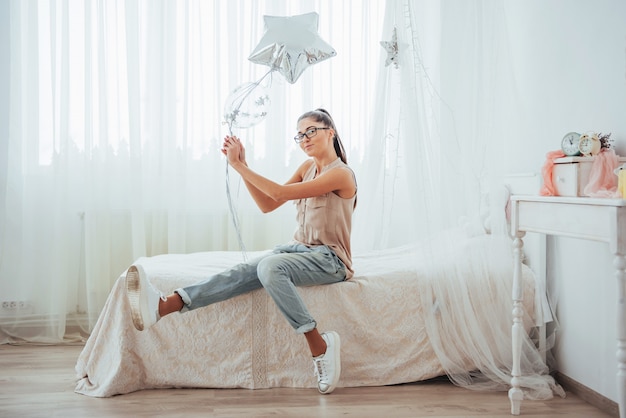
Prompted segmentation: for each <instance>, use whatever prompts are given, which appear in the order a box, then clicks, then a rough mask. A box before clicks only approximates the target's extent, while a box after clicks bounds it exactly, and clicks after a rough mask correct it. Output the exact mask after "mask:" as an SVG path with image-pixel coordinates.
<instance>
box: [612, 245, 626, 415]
mask: <svg viewBox="0 0 626 418" xmlns="http://www.w3.org/2000/svg"><path fill="white" fill-rule="evenodd" d="M613 265H614V266H615V277H616V278H617V294H618V305H617V396H618V401H619V416H620V418H626V300H625V299H626V256H624V255H622V254H616V255H615V260H614V261H613Z"/></svg>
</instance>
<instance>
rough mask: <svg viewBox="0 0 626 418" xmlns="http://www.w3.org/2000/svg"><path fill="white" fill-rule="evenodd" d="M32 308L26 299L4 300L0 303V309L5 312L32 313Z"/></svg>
mask: <svg viewBox="0 0 626 418" xmlns="http://www.w3.org/2000/svg"><path fill="white" fill-rule="evenodd" d="M32 308H33V307H32V305H31V303H30V302H29V301H26V300H3V301H2V303H1V304H0V310H2V312H4V313H18V312H19V313H30V312H31V311H32Z"/></svg>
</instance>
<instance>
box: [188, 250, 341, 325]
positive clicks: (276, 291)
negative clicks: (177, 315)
mask: <svg viewBox="0 0 626 418" xmlns="http://www.w3.org/2000/svg"><path fill="white" fill-rule="evenodd" d="M345 278H346V267H345V265H344V263H343V262H342V261H341V259H340V258H339V257H337V255H336V254H335V252H334V251H333V250H332V249H330V248H329V247H327V246H325V245H321V246H318V247H313V248H309V247H307V246H305V245H303V244H285V245H279V246H277V247H276V248H274V250H273V251H272V252H271V253H269V254H266V255H263V256H261V257H258V258H256V259H254V260H251V261H249V262H247V263H242V264H238V265H236V266H235V267H233V268H231V269H230V270H226V271H224V272H222V273H219V274H216V275H214V276H211V277H209V278H208V279H207V280H205V281H202V282H200V283H197V284H195V285H192V286H188V287H185V288H183V289H177V290H176V293H178V294H179V295H180V297H181V298H182V299H183V302H184V304H185V306H184V307H183V309H182V311H187V310H193V309H198V308H202V307H203V306H207V305H210V304H212V303H216V302H221V301H223V300H226V299H230V298H233V297H235V296H238V295H241V294H244V293H248V292H251V291H253V290H256V289H260V288H261V287H263V288H265V290H266V291H267V293H268V294H269V295H270V296H271V297H272V299H273V300H274V302H275V303H276V305H277V306H278V308H279V309H280V311H281V312H282V314H283V315H284V316H285V318H286V319H287V321H289V324H291V326H292V327H293V328H294V329H295V330H296V331H297V332H298V333H305V332H308V331H311V330H313V329H315V328H316V327H317V324H316V322H315V320H314V319H313V317H312V316H311V314H309V311H308V309H307V308H306V306H305V304H304V302H303V301H302V299H301V298H300V295H299V294H298V291H297V290H296V286H315V285H322V284H331V283H337V282H341V281H343V280H345Z"/></svg>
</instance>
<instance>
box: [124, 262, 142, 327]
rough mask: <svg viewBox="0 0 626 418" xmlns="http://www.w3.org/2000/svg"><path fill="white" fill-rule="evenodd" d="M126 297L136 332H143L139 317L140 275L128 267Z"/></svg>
mask: <svg viewBox="0 0 626 418" xmlns="http://www.w3.org/2000/svg"><path fill="white" fill-rule="evenodd" d="M126 295H127V296H128V302H129V303H130V314H131V318H132V320H133V325H134V326H135V328H136V329H137V331H143V329H144V323H143V316H142V315H141V273H140V272H139V270H137V267H135V266H130V267H129V268H128V272H127V273H126Z"/></svg>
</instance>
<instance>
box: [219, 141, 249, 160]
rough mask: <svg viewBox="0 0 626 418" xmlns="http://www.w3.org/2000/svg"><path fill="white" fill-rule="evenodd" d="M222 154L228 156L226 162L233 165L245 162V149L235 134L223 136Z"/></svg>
mask: <svg viewBox="0 0 626 418" xmlns="http://www.w3.org/2000/svg"><path fill="white" fill-rule="evenodd" d="M222 154H224V155H225V156H226V157H227V158H228V163H229V164H230V165H233V164H235V163H238V162H240V163H243V164H244V165H247V164H246V149H245V148H244V147H243V144H242V143H241V141H240V140H239V138H237V137H236V136H226V137H225V138H224V144H223V145H222Z"/></svg>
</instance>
